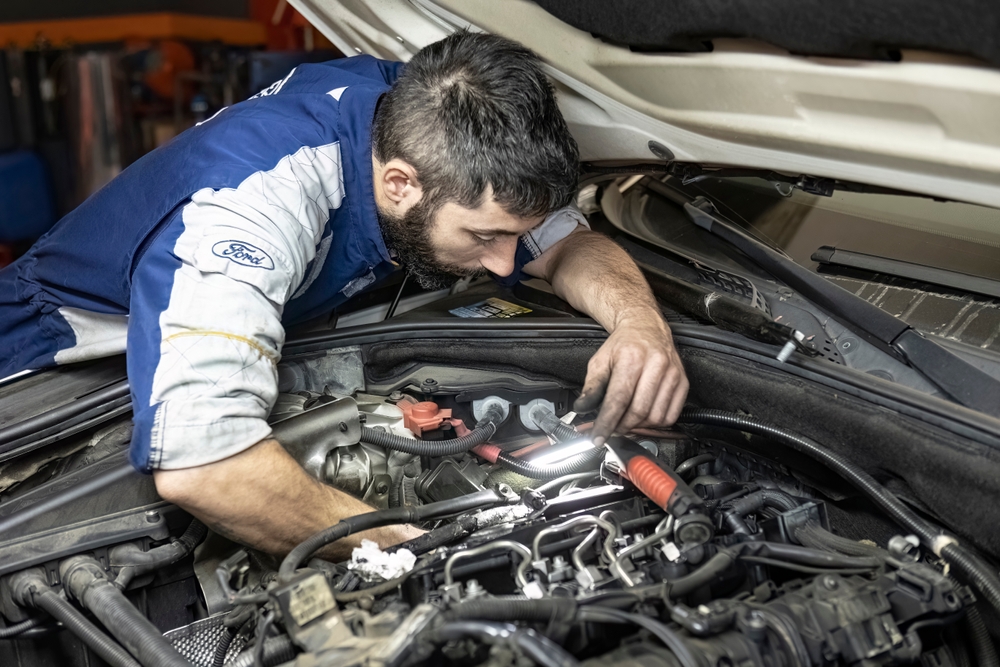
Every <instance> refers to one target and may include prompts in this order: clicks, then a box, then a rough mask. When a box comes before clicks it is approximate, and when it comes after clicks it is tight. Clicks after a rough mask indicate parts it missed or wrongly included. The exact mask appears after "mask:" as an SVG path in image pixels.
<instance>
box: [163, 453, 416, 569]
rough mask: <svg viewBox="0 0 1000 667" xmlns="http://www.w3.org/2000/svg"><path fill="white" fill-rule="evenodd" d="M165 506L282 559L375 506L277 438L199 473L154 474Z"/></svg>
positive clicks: (353, 540)
mask: <svg viewBox="0 0 1000 667" xmlns="http://www.w3.org/2000/svg"><path fill="white" fill-rule="evenodd" d="M154 477H155V479H156V487H157V490H158V491H159V492H160V495H161V496H163V497H164V498H165V499H166V500H169V501H170V502H173V503H175V504H176V505H178V506H180V507H182V508H183V509H185V510H186V511H188V512H190V513H191V514H193V515H195V516H196V517H198V518H199V519H201V520H202V521H203V522H205V524H206V525H208V526H209V527H211V528H212V529H213V530H215V531H216V532H218V533H220V534H222V535H225V536H226V537H228V538H230V539H232V540H235V541H237V542H240V543H242V544H246V545H249V546H252V547H254V548H256V549H260V550H261V551H266V552H268V553H271V554H275V555H278V556H281V555H284V554H286V553H288V552H289V551H291V549H292V548H293V547H295V546H296V545H297V544H299V543H300V542H302V541H303V540H305V539H306V538H307V537H309V536H310V535H312V534H313V533H316V532H317V531H319V530H322V529H323V528H326V527H328V526H332V525H333V524H335V523H337V522H338V521H340V520H341V519H344V518H346V517H349V516H353V515H355V514H362V513H365V512H371V511H372V508H371V507H369V506H368V505H366V504H365V503H363V502H361V501H360V500H358V499H357V498H354V497H353V496H350V495H348V494H346V493H344V492H342V491H339V490H337V489H334V488H331V487H329V486H326V485H324V484H321V483H320V482H319V481H317V480H315V479H313V478H312V477H310V476H309V475H308V474H307V473H306V472H305V471H304V470H303V469H302V468H301V467H300V466H299V464H298V463H297V462H296V461H295V459H293V458H292V457H291V456H290V455H289V454H288V453H287V452H286V451H285V449H284V448H283V447H282V446H281V445H280V444H279V443H278V442H277V441H275V440H265V441H263V442H261V443H259V444H257V445H254V446H253V447H251V448H250V449H248V450H246V451H244V452H242V453H240V454H237V455H236V456H232V457H230V458H228V459H224V460H222V461H219V462H217V463H212V464H209V465H205V466H199V467H197V468H186V469H183V470H162V471H157V472H156V473H154ZM418 534H419V531H417V530H416V529H413V528H411V527H408V526H399V527H387V528H380V529H375V530H371V531H366V532H363V533H358V534H357V535H351V536H349V537H347V538H345V539H343V540H341V541H340V542H338V543H337V544H335V545H334V546H333V547H331V548H330V550H329V551H327V552H324V555H325V556H327V557H338V558H342V557H346V556H348V555H349V554H350V551H351V549H352V548H353V547H355V546H357V545H359V544H360V542H361V539H362V538H365V539H370V540H374V541H376V542H378V543H379V544H380V545H381V546H383V547H385V546H388V545H390V544H396V543H398V542H400V541H403V540H405V539H408V538H410V537H416V536H417V535H418Z"/></svg>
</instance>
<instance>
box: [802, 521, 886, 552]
mask: <svg viewBox="0 0 1000 667" xmlns="http://www.w3.org/2000/svg"><path fill="white" fill-rule="evenodd" d="M795 539H796V540H798V541H799V543H800V544H802V546H805V547H810V548H813V549H825V550H826V551H835V552H837V553H841V554H845V555H847V556H874V557H876V558H881V559H883V560H884V559H886V558H888V556H889V552H888V551H886V550H885V549H881V548H879V547H876V546H872V545H868V544H862V543H861V542H855V541H854V540H852V539H849V538H846V537H841V536H840V535H834V534H833V533H831V532H830V531H828V530H826V529H825V528H823V527H822V526H820V525H819V524H817V523H813V522H810V523H806V524H804V525H802V526H800V527H799V528H797V529H796V530H795Z"/></svg>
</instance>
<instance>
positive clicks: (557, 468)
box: [497, 447, 604, 479]
mask: <svg viewBox="0 0 1000 667" xmlns="http://www.w3.org/2000/svg"><path fill="white" fill-rule="evenodd" d="M603 459H604V448H603V447H596V448H594V449H593V450H591V451H589V452H583V453H582V454H577V455H576V456H574V457H573V458H571V459H569V460H566V461H562V462H560V463H556V464H553V465H550V466H539V465H535V464H534V463H531V462H530V461H522V460H521V459H516V458H514V457H513V456H511V455H509V454H507V453H506V452H500V454H499V455H498V456H497V463H499V464H500V465H501V466H503V467H504V468H507V469H508V470H512V471H514V472H516V473H517V474H519V475H523V476H525V477H530V478H531V479H556V478H557V477H563V476H565V475H572V474H573V473H577V472H583V471H585V470H593V469H595V468H597V467H598V465H600V462H601V461H602V460H603Z"/></svg>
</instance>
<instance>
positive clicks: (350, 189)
mask: <svg viewBox="0 0 1000 667" xmlns="http://www.w3.org/2000/svg"><path fill="white" fill-rule="evenodd" d="M388 90H389V86H388V85H385V84H381V85H380V84H360V85H353V86H348V87H347V88H346V89H345V90H344V91H343V93H341V96H340V114H339V121H338V122H339V124H340V125H339V127H338V135H339V136H340V151H341V164H342V166H343V172H344V193H345V195H346V197H345V200H344V201H345V203H346V204H347V207H348V210H349V212H350V215H351V221H352V223H353V226H354V228H355V229H357V230H360V231H362V232H363V233H362V234H361V235H359V236H360V238H359V239H358V241H359V243H364V244H367V247H364V248H360V250H362V251H363V252H364V253H365V254H366V255H367V256H368V257H370V258H372V259H375V258H378V259H381V260H382V261H386V262H391V261H392V258H391V257H390V256H389V251H388V249H387V248H386V246H385V241H384V240H383V239H382V230H381V228H380V227H379V223H378V209H377V208H376V206H375V184H374V175H373V173H372V160H371V154H372V122H373V121H374V118H375V107H376V105H377V104H378V101H379V98H381V97H382V95H383V94H384V93H385V92H386V91H388Z"/></svg>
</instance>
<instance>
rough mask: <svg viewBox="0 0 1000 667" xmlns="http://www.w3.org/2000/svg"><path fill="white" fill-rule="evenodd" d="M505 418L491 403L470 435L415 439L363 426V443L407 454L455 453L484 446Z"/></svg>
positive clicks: (442, 454) (443, 454)
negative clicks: (437, 438) (452, 437)
mask: <svg viewBox="0 0 1000 667" xmlns="http://www.w3.org/2000/svg"><path fill="white" fill-rule="evenodd" d="M502 420H503V412H502V409H501V408H500V406H499V405H491V406H489V407H487V408H486V416H485V417H483V419H482V420H480V422H479V423H478V424H476V427H475V428H474V429H473V430H472V432H471V433H469V434H468V435H463V436H462V437H460V438H454V439H452V440H437V441H430V440H415V439H413V438H405V437H403V436H401V435H396V434H395V433H386V432H385V431H381V430H379V429H376V428H371V427H368V426H363V427H362V428H361V442H367V443H368V444H370V445H377V446H379V447H385V448H386V449H392V450H394V451H397V452H403V453H404V454H416V455H417V456H432V457H436V456H451V455H453V454H461V453H462V452H465V451H468V450H470V449H472V448H473V447H475V446H476V445H481V444H483V443H484V442H486V441H487V440H489V439H490V438H492V437H493V434H494V433H496V431H497V424H499V423H500V422H501V421H502Z"/></svg>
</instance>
